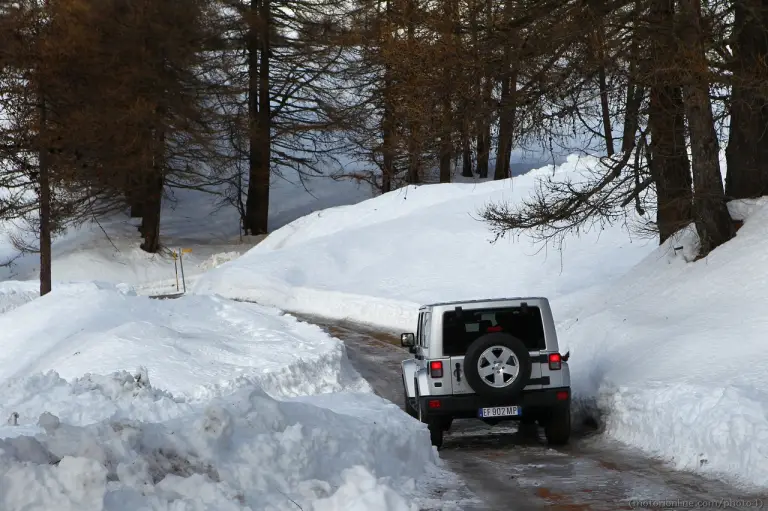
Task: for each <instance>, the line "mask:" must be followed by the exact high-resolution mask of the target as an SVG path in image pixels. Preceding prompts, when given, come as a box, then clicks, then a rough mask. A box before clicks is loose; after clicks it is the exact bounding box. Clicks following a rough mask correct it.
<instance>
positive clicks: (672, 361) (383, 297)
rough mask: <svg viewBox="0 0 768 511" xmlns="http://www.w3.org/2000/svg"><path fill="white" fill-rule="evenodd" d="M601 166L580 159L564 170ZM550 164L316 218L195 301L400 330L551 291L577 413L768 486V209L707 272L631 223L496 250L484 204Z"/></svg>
mask: <svg viewBox="0 0 768 511" xmlns="http://www.w3.org/2000/svg"><path fill="white" fill-rule="evenodd" d="M593 164H594V160H591V159H589V158H583V159H576V158H573V157H572V158H570V159H569V161H568V162H567V163H566V164H564V165H562V166H560V167H559V168H557V169H556V170H557V172H558V173H559V174H561V175H562V176H568V175H574V173H575V172H578V171H579V168H584V167H586V166H589V165H593ZM551 171H552V169H551V168H550V169H542V170H540V171H536V172H533V173H531V174H528V175H525V176H522V177H518V178H515V179H513V180H508V181H503V182H491V183H484V184H480V185H471V184H450V185H432V186H426V187H410V188H407V189H404V190H399V191H396V192H392V193H389V194H386V195H384V196H382V197H377V198H375V199H372V200H368V201H365V202H362V203H360V204H356V205H352V206H344V207H338V208H334V209H330V210H326V211H321V212H317V213H314V214H312V215H309V216H307V217H304V218H301V219H299V220H297V221H295V222H293V223H291V224H288V225H286V226H285V227H283V228H282V229H280V230H278V231H276V232H275V233H273V234H272V235H271V236H270V237H269V238H267V240H265V241H264V242H263V243H261V244H260V245H258V246H256V247H255V248H254V249H252V250H251V251H249V252H248V253H246V254H245V255H244V256H242V257H241V258H239V259H237V260H234V261H232V262H229V263H226V264H224V265H222V266H220V267H218V268H217V269H214V270H212V271H211V272H209V273H207V274H206V275H204V276H203V277H202V278H201V279H200V280H199V281H198V283H197V284H196V287H195V292H197V293H200V294H220V295H222V296H226V297H232V298H242V299H249V300H255V301H258V302H260V303H265V304H270V305H275V306H278V307H281V308H284V309H286V310H292V311H297V312H299V311H300V312H304V313H311V314H317V315H322V316H326V317H330V318H336V319H349V320H354V321H363V322H367V323H370V324H373V325H377V326H380V327H385V328H388V329H393V330H400V331H404V330H405V331H413V330H414V329H415V318H416V314H417V306H418V305H419V304H421V303H427V302H431V301H436V300H445V299H469V298H478V297H490V296H494V297H496V296H520V295H539V296H541V295H543V296H547V297H549V298H550V299H552V305H553V309H554V313H555V317H556V320H557V321H558V327H559V335H560V339H561V342H562V345H563V351H565V350H570V351H571V354H572V357H571V364H570V365H571V371H572V376H573V385H574V394H575V397H576V398H577V401H576V404H577V406H578V409H577V411H579V410H583V409H584V407H588V408H592V409H593V411H594V410H597V411H598V412H599V413H600V415H601V418H602V421H603V422H604V424H605V426H606V432H607V434H608V435H610V436H611V437H614V438H617V439H620V440H622V441H624V442H627V443H629V444H631V445H634V446H637V447H639V448H642V449H644V450H645V451H646V452H648V453H650V454H653V455H658V456H662V457H664V458H665V459H667V460H668V461H670V462H673V463H674V464H675V465H676V466H678V467H680V468H686V469H691V470H697V471H702V472H703V473H705V474H708V475H712V476H716V477H723V478H727V479H730V480H737V481H740V482H744V483H752V484H761V485H764V484H765V481H766V480H768V461H767V460H768V451H766V447H765V446H766V445H768V443H767V442H766V440H768V377H767V376H766V372H765V370H764V369H762V366H761V364H760V363H759V362H755V361H759V360H761V359H762V358H764V357H765V355H766V352H767V351H768V349H767V348H766V347H765V342H764V332H765V331H766V330H768V329H767V328H766V327H767V326H768V325H766V319H765V314H764V311H765V310H766V309H768V282H767V280H768V278H766V277H765V276H764V273H765V272H764V271H762V270H763V269H764V268H765V265H766V256H765V254H766V253H768V236H766V232H765V231H766V229H767V227H766V225H768V206H766V205H765V204H764V203H762V202H757V203H755V204H752V205H751V207H749V208H746V210H744V208H745V207H746V206H745V205H744V204H741V207H742V210H743V211H740V212H738V213H740V214H743V215H745V216H748V218H747V221H746V224H745V226H744V227H743V228H742V229H741V230H740V231H739V233H738V236H737V237H736V239H735V240H733V241H731V242H729V243H728V244H727V245H726V246H723V247H721V248H718V249H717V250H715V251H714V252H713V253H712V254H711V255H710V256H709V257H708V258H706V259H703V260H701V261H698V262H695V263H688V262H686V260H685V258H686V257H688V256H690V254H692V253H694V251H695V243H696V240H695V235H694V234H693V233H692V232H689V231H686V232H684V233H681V236H680V237H678V238H676V239H675V240H671V241H670V243H667V244H666V245H665V246H664V247H660V248H657V247H656V246H655V240H636V239H635V240H633V239H632V238H631V237H630V236H629V234H628V232H627V230H626V229H625V228H624V227H623V226H614V227H611V228H606V229H605V230H601V231H596V232H591V233H588V234H584V235H582V236H580V237H570V238H568V239H566V240H565V243H564V246H563V251H562V252H558V251H557V250H554V249H553V248H552V247H545V248H542V247H541V246H539V245H534V244H532V243H531V241H530V240H529V239H527V237H526V236H520V237H517V238H515V239H514V240H501V241H499V242H498V243H496V244H491V243H490V238H491V236H490V233H489V231H488V230H487V228H486V226H485V225H484V224H483V223H482V222H480V221H478V220H477V219H476V216H477V215H476V212H477V211H478V209H479V208H481V207H482V206H484V205H485V204H487V203H488V202H489V201H499V200H502V199H503V200H509V201H515V200H519V199H520V198H521V197H524V196H526V195H527V194H528V193H529V192H530V191H531V189H532V187H533V186H534V182H535V179H536V175H541V173H543V172H551ZM747 206H748V205H747ZM736 213H737V212H734V216H735V217H736V216H739V215H738V214H736ZM680 245H682V246H684V247H685V248H684V250H682V251H678V252H675V250H674V248H677V247H678V246H680ZM750 360H751V361H753V362H750Z"/></svg>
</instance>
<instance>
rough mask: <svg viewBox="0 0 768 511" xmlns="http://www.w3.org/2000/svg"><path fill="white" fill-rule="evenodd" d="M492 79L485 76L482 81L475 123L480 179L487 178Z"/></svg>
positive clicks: (489, 149)
mask: <svg viewBox="0 0 768 511" xmlns="http://www.w3.org/2000/svg"><path fill="white" fill-rule="evenodd" d="M492 89H493V80H492V79H491V77H490V76H486V78H485V80H484V82H483V93H482V94H483V96H482V115H481V116H480V119H479V121H478V123H477V128H478V130H477V174H478V176H479V177H480V179H487V178H488V168H489V164H490V154H491V120H490V117H491V115H490V108H491V91H492Z"/></svg>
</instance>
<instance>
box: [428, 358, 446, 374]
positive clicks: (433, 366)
mask: <svg viewBox="0 0 768 511" xmlns="http://www.w3.org/2000/svg"><path fill="white" fill-rule="evenodd" d="M429 373H430V374H431V375H432V378H442V377H443V362H442V361H440V360H436V361H434V362H430V363H429Z"/></svg>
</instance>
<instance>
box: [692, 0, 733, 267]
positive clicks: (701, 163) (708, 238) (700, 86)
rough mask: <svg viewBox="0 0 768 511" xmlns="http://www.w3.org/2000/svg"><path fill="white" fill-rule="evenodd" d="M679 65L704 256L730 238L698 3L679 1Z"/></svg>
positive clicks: (696, 0) (695, 213)
mask: <svg viewBox="0 0 768 511" xmlns="http://www.w3.org/2000/svg"><path fill="white" fill-rule="evenodd" d="M679 1H680V10H681V20H682V21H681V23H682V24H683V27H684V28H683V30H682V42H683V43H684V47H685V50H684V52H683V53H682V55H681V57H682V58H681V65H682V62H687V63H688V66H689V69H688V71H689V72H688V74H687V80H686V82H687V83H686V84H685V85H684V86H683V95H684V101H685V112H686V116H687V117H688V124H689V129H690V137H691V160H692V164H693V165H692V166H693V218H694V222H695V224H696V232H697V233H698V235H699V256H700V257H701V256H705V255H707V254H708V253H709V252H711V251H712V250H714V249H715V248H717V247H718V246H720V245H722V244H723V243H725V242H726V241H728V240H730V239H731V238H732V237H733V224H732V223H731V217H730V215H729V214H728V207H727V206H726V203H725V195H724V193H723V180H722V175H721V174H720V159H719V154H720V151H719V145H718V142H717V133H716V132H715V122H714V118H713V116H712V104H711V101H710V99H709V76H708V75H709V66H708V63H707V58H706V54H705V47H704V41H703V37H704V35H703V33H702V30H701V0H679Z"/></svg>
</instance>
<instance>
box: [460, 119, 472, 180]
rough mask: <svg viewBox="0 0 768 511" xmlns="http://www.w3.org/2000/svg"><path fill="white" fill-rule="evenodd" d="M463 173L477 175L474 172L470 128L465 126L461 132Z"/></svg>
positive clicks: (463, 174)
mask: <svg viewBox="0 0 768 511" xmlns="http://www.w3.org/2000/svg"><path fill="white" fill-rule="evenodd" d="M461 175H462V176H464V177H475V175H474V174H473V173H472V146H471V145H470V143H469V129H468V128H465V129H464V132H463V133H462V134H461Z"/></svg>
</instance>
